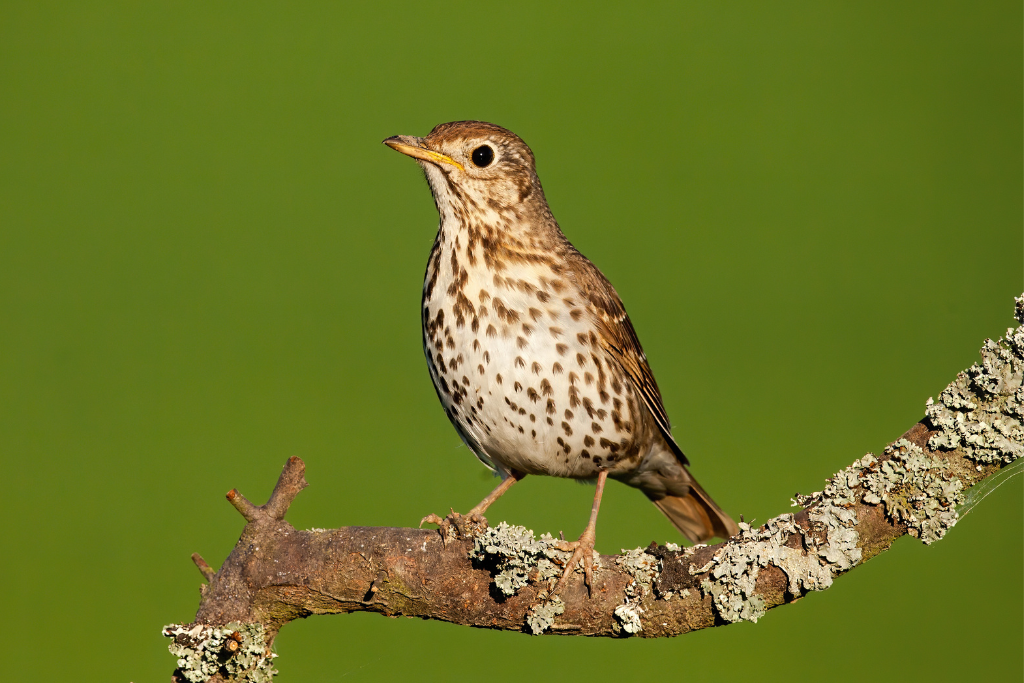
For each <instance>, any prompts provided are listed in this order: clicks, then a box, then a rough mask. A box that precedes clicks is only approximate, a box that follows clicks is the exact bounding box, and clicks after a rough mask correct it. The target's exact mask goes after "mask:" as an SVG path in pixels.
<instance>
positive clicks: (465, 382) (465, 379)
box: [462, 375, 469, 387]
mask: <svg viewBox="0 0 1024 683" xmlns="http://www.w3.org/2000/svg"><path fill="white" fill-rule="evenodd" d="M462 383H463V384H464V385H466V386H467V387H468V386H469V378H468V377H466V376H465V375H463V376H462Z"/></svg>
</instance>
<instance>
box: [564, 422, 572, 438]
mask: <svg viewBox="0 0 1024 683" xmlns="http://www.w3.org/2000/svg"><path fill="white" fill-rule="evenodd" d="M562 431H563V432H565V435H566V436H572V427H570V426H569V423H568V422H562Z"/></svg>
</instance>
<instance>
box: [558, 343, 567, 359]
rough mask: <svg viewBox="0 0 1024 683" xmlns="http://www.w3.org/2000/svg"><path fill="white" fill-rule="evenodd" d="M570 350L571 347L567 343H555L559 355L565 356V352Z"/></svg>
mask: <svg viewBox="0 0 1024 683" xmlns="http://www.w3.org/2000/svg"><path fill="white" fill-rule="evenodd" d="M568 350H569V347H568V346H566V345H565V344H555V351H557V352H558V355H559V356H564V355H565V352H566V351H568Z"/></svg>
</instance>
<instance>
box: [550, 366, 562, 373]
mask: <svg viewBox="0 0 1024 683" xmlns="http://www.w3.org/2000/svg"><path fill="white" fill-rule="evenodd" d="M551 374H553V375H561V374H562V364H561V363H555V364H554V365H552V366H551Z"/></svg>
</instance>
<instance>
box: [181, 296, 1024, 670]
mask: <svg viewBox="0 0 1024 683" xmlns="http://www.w3.org/2000/svg"><path fill="white" fill-rule="evenodd" d="M1021 315H1022V306H1021V304H1020V302H1019V300H1018V316H1021ZM1022 346H1024V332H1022V331H1021V328H1017V329H1016V330H1009V331H1008V333H1007V337H1006V338H1005V339H1003V340H1000V342H998V343H995V342H991V341H989V342H987V344H986V346H985V347H984V348H983V349H982V356H983V362H982V364H981V365H975V366H973V367H972V368H971V369H969V370H966V371H964V372H963V373H960V375H959V376H958V378H957V380H956V381H954V383H953V384H951V385H950V387H949V388H948V389H947V390H946V391H945V392H943V394H942V396H941V397H940V402H939V403H938V404H935V406H933V405H932V404H929V408H928V416H926V417H925V418H924V419H923V420H922V421H921V422H919V423H917V424H915V425H914V426H912V427H911V428H910V429H909V430H908V431H907V432H906V433H905V434H904V435H903V437H902V438H901V439H900V440H897V441H896V442H894V443H893V445H892V446H890V448H888V449H887V450H886V452H885V453H883V454H882V455H881V456H879V457H878V458H874V457H872V456H866V457H865V458H862V459H861V460H858V461H856V462H855V463H854V465H852V466H851V467H850V468H847V470H844V472H840V473H838V474H836V475H835V477H833V480H832V483H831V484H830V486H829V487H828V488H826V490H825V492H823V493H821V494H815V495H814V496H810V497H805V498H800V499H799V500H798V502H800V503H801V504H803V505H805V506H806V507H805V508H804V509H803V510H801V511H799V512H797V513H795V514H792V515H781V516H780V517H776V518H774V519H772V520H769V521H768V522H767V523H766V524H765V525H764V526H762V527H760V528H757V529H751V528H749V527H747V526H746V525H741V526H742V528H743V530H742V531H741V533H740V534H739V535H738V536H736V537H734V538H732V539H730V540H729V541H726V542H724V543H720V544H718V545H714V546H696V547H694V548H679V547H678V546H673V545H672V544H668V545H667V546H655V545H653V544H652V545H651V546H650V547H648V548H644V549H637V550H636V551H631V553H627V554H625V555H621V556H615V555H604V556H601V557H600V563H599V567H600V569H599V570H598V571H596V572H595V575H594V587H593V594H592V595H588V591H587V589H586V587H585V586H584V584H583V575H582V573H576V574H573V575H572V576H571V577H570V579H569V581H568V582H567V585H566V587H565V588H564V590H563V591H562V592H561V594H560V595H559V596H557V597H554V596H552V595H550V591H551V590H552V588H553V586H554V579H553V578H551V577H554V576H557V575H560V574H561V570H560V567H559V563H560V562H562V561H564V557H565V555H564V554H562V555H560V554H559V553H558V552H557V551H553V550H551V548H552V547H553V545H556V544H547V542H546V541H543V540H541V541H537V542H536V543H535V544H534V545H530V543H531V541H527V542H526V545H527V546H529V547H528V548H527V549H526V550H523V546H522V543H520V541H521V540H522V539H519V540H515V538H513V537H515V533H517V532H516V530H515V528H506V526H505V525H501V526H499V527H498V528H497V529H490V530H487V529H482V528H479V527H477V528H474V527H472V526H471V525H468V524H466V523H465V522H464V520H461V519H456V520H455V521H456V523H455V524H454V525H453V526H452V529H451V530H450V531H449V536H448V537H447V538H442V533H441V532H439V531H438V530H436V529H404V528H384V527H345V528H341V529H331V530H317V529H313V530H297V529H295V528H294V527H292V526H291V525H290V524H289V523H288V522H287V521H285V519H284V517H285V513H286V512H287V510H288V507H289V506H290V505H291V503H292V501H293V500H294V499H295V497H296V495H297V494H298V493H299V492H300V491H301V490H302V489H303V488H305V486H306V481H305V478H304V471H305V465H304V463H303V462H302V460H300V459H299V458H295V457H293V458H291V459H290V460H289V461H288V462H287V464H286V465H285V467H284V471H283V472H282V474H281V477H280V479H279V480H278V483H277V486H276V487H275V489H274V492H273V494H272V495H271V497H270V500H269V501H268V502H267V503H266V504H265V505H262V506H256V505H254V504H252V503H251V502H249V501H248V500H246V499H245V497H244V496H242V495H241V494H240V493H238V491H236V490H232V491H231V492H229V493H228V495H227V497H228V500H229V501H230V502H231V503H232V504H233V505H234V506H235V508H237V509H238V511H239V512H240V513H241V514H242V516H243V517H244V518H245V520H246V525H245V528H244V529H243V531H242V535H241V538H240V539H239V540H238V543H237V545H236V546H235V548H234V550H233V551H232V553H231V554H230V556H229V557H228V558H227V559H226V560H225V562H224V563H223V565H222V566H221V567H220V569H219V570H218V571H216V572H215V573H214V572H213V570H212V569H211V568H210V567H209V565H207V564H206V562H204V561H203V560H202V558H200V557H199V556H198V555H194V556H193V560H194V561H195V562H196V565H197V566H198V567H199V569H200V571H201V572H202V574H203V575H204V577H205V578H206V579H207V580H208V581H209V585H205V586H203V590H202V601H201V604H200V606H199V610H198V612H197V614H196V618H195V621H194V622H193V623H192V624H188V625H184V626H174V627H167V629H166V630H165V634H166V635H168V636H170V637H172V638H174V644H172V651H175V646H177V647H178V648H179V651H178V652H176V654H178V655H179V657H180V658H179V669H178V670H177V671H176V672H175V677H176V680H181V681H185V680H189V681H198V680H252V681H257V680H269V677H270V676H271V675H272V674H273V671H272V669H271V668H270V666H269V662H270V661H271V659H272V656H273V655H271V654H270V649H269V648H270V646H271V645H272V643H273V639H274V637H275V636H276V634H277V632H278V631H279V630H280V628H281V627H282V626H284V625H285V624H286V623H288V622H289V621H291V620H293V619H296V618H299V617H307V616H309V615H312V614H339V613H345V612H356V611H364V612H377V613H380V614H384V615H388V616H397V615H403V616H415V617H421V618H424V619H439V620H443V621H449V622H452V623H456V624H464V625H467V626H476V627H481V628H495V629H505V630H513V631H524V632H527V633H529V632H533V633H540V632H543V633H556V634H568V635H588V636H609V637H626V636H641V637H662V636H673V635H679V634H682V633H687V632H689V631H694V630H698V629H702V628H707V627H710V626H717V625H724V624H727V623H730V622H733V621H740V620H744V619H749V620H753V621H756V620H757V619H758V618H759V617H760V616H761V615H763V614H764V612H765V611H766V610H768V609H771V608H774V607H777V606H779V605H782V604H785V603H787V602H791V601H793V600H795V599H797V598H799V597H801V596H802V595H804V594H805V593H806V592H808V591H809V590H822V589H824V588H827V587H828V586H829V585H831V582H832V578H833V577H835V576H839V575H841V574H842V573H844V572H845V571H847V570H848V569H850V568H852V567H853V566H856V565H857V564H860V563H862V562H864V561H866V560H868V559H870V558H872V557H874V556H875V555H877V554H879V553H881V552H883V551H885V550H887V549H888V548H889V547H890V546H891V545H892V543H893V541H895V540H896V539H897V538H899V537H900V536H903V535H904V534H907V533H908V532H909V533H911V534H913V535H915V536H919V537H920V538H921V539H922V540H924V541H925V542H931V541H933V540H937V539H938V538H941V536H942V534H943V533H945V530H946V529H948V528H949V527H950V526H952V524H954V523H955V521H956V512H955V509H956V506H957V505H959V504H961V503H963V502H964V500H965V497H969V491H970V489H971V488H972V487H975V486H977V485H978V484H979V483H980V482H983V481H984V480H986V479H987V478H989V477H991V476H993V475H997V474H999V473H1000V471H1001V470H1003V469H1008V470H1011V471H1013V473H1019V471H1020V470H1021V469H1024V468H1021V467H1020V465H1021V464H1022V461H1017V462H1016V463H1014V461H1015V460H1016V458H1017V457H1019V455H1020V454H1021V453H1022V452H1024V444H1022V441H1024V439H1022V436H1024V431H1022V426H1021V414H1020V412H1021V403H1022V401H1024V389H1022V388H1021V384H1022V374H1024V370H1022V369H1024V355H1022ZM1000 363H1001V364H1000ZM964 387H967V388H964ZM954 389H955V390H956V391H960V394H956V391H954ZM968 391H974V392H975V393H973V394H970V398H969V399H964V398H963V396H961V394H964V392H968ZM983 394H984V395H983ZM958 396H959V398H958ZM943 401H945V403H943ZM958 401H959V403H960V404H963V405H958V404H957V402H958ZM972 406H973V407H972ZM942 411H945V412H942ZM951 411H952V412H951ZM957 411H959V412H957ZM972 411H973V412H972ZM984 411H989V412H987V413H985V412H984ZM954 413H955V416H954V417H949V416H950V415H954ZM972 420H973V422H972ZM972 424H973V425H980V426H979V427H978V428H977V429H975V431H974V432H971V431H970V429H973V428H972V427H971V425H972ZM964 425H966V427H965V426H964ZM957 430H959V432H957ZM986 430H987V431H986ZM958 433H962V434H965V435H966V436H963V438H960V437H958V436H957V434H958ZM972 434H973V436H972ZM979 434H981V436H978V435H979ZM958 439H959V441H958ZM986 439H987V440H986ZM993 444H995V445H993ZM932 446H937V447H936V448H933V447H932ZM986 449H987V450H986ZM1011 463H1012V464H1011ZM1001 476H1006V473H1003V474H1002V475H1001ZM520 531H521V530H520ZM508 539H513V540H508ZM506 541H507V543H508V545H505V546H503V545H502V544H503V543H506ZM517 543H519V545H516V544H517ZM513 546H514V547H513ZM531 553H532V554H531ZM531 558H532V559H531ZM538 558H539V559H538ZM510 563H511V564H510ZM513 565H515V566H516V567H518V569H509V567H512V566H513ZM503 572H504V573H503ZM516 572H518V573H516ZM503 577H504V578H503ZM239 625H256V626H258V627H260V631H259V633H260V636H259V637H260V638H262V639H263V640H264V642H263V643H262V644H259V643H257V644H256V646H255V649H253V648H250V649H252V651H253V652H256V653H257V655H258V654H259V651H260V648H264V649H265V652H266V655H267V657H268V658H267V659H266V661H265V662H264V663H263V664H261V666H263V673H262V674H257V673H253V672H254V671H255V669H253V668H252V667H250V669H249V670H247V671H243V672H241V673H238V672H237V671H235V672H233V671H231V670H229V668H225V666H224V662H227V661H229V660H230V659H231V657H233V656H235V655H234V653H235V651H237V650H238V649H239V644H241V645H242V647H243V649H244V647H245V646H246V645H247V643H246V641H245V638H246V637H247V636H245V634H244V633H242V632H240V630H239V629H240V628H241V626H239ZM217 629H220V631H217ZM218 633H220V636H218V635H217V634H218ZM211 634H212V635H211ZM217 638H220V639H219V640H218V639H217ZM204 643H205V647H206V648H207V649H209V648H210V647H211V645H210V643H217V644H218V647H219V648H220V649H219V650H218V652H217V653H216V657H215V661H214V662H213V664H207V665H206V666H207V668H206V669H203V671H206V673H207V674H212V675H209V676H207V675H206V674H200V673H198V671H199V669H195V670H190V669H189V667H190V666H191V664H189V662H190V661H191V660H189V657H190V656H192V655H193V654H194V650H195V648H197V647H198V648H199V649H200V650H201V649H202V648H203V647H204ZM248 645H249V646H251V645H252V644H251V643H249V644H248ZM189 648H192V649H191V650H190V649H189ZM181 652H186V653H189V654H186V655H182V654H181ZM196 656H198V655H196ZM257 659H259V657H257ZM211 666H212V667H213V668H212V669H211V668H210V667H211ZM254 666H255V665H254ZM218 667H219V668H218ZM260 675H264V676H265V678H260Z"/></svg>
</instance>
